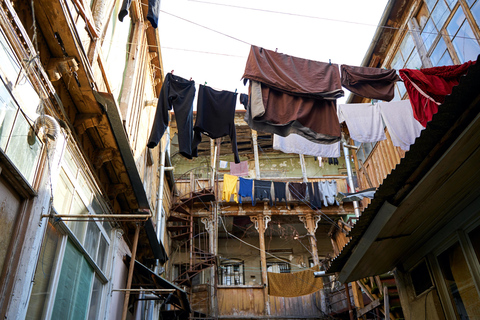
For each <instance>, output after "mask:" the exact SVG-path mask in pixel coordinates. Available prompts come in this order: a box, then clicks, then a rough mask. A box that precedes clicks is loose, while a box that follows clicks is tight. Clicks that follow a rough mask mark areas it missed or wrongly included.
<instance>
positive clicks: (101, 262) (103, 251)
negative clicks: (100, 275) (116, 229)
mask: <svg viewBox="0 0 480 320" xmlns="http://www.w3.org/2000/svg"><path fill="white" fill-rule="evenodd" d="M107 254H108V243H107V240H105V238H104V237H103V236H102V237H100V246H99V248H98V257H97V265H98V266H99V267H100V269H102V271H104V272H105V268H106V261H107Z"/></svg>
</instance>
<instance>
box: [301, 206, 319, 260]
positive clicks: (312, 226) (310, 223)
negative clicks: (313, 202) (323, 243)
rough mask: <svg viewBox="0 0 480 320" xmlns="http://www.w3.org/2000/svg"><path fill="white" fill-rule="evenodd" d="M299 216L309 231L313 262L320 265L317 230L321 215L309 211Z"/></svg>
mask: <svg viewBox="0 0 480 320" xmlns="http://www.w3.org/2000/svg"><path fill="white" fill-rule="evenodd" d="M298 218H299V219H300V221H302V222H303V225H304V226H305V229H307V231H308V241H309V242H310V250H311V253H312V259H313V264H314V265H319V264H320V259H319V258H318V249H317V239H316V238H315V231H317V227H318V222H319V221H320V216H319V215H313V214H311V213H308V214H307V215H305V216H299V217H298Z"/></svg>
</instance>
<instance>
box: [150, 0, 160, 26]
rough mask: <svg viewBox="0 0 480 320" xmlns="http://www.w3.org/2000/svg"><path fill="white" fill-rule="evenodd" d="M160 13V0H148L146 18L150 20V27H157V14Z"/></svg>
mask: <svg viewBox="0 0 480 320" xmlns="http://www.w3.org/2000/svg"><path fill="white" fill-rule="evenodd" d="M159 14H160V0H148V13H147V20H148V21H150V23H151V24H152V27H153V28H154V29H157V27H158V15H159Z"/></svg>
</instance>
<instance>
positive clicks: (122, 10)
mask: <svg viewBox="0 0 480 320" xmlns="http://www.w3.org/2000/svg"><path fill="white" fill-rule="evenodd" d="M131 4H132V0H123V2H122V6H121V8H120V11H118V20H120V22H123V18H125V16H126V15H127V14H128V10H129V9H130V5H131Z"/></svg>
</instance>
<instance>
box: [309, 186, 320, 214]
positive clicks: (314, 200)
mask: <svg viewBox="0 0 480 320" xmlns="http://www.w3.org/2000/svg"><path fill="white" fill-rule="evenodd" d="M307 188H308V196H309V197H310V208H312V209H321V208H322V199H321V197H320V190H319V188H318V182H309V183H308V187H307Z"/></svg>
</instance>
